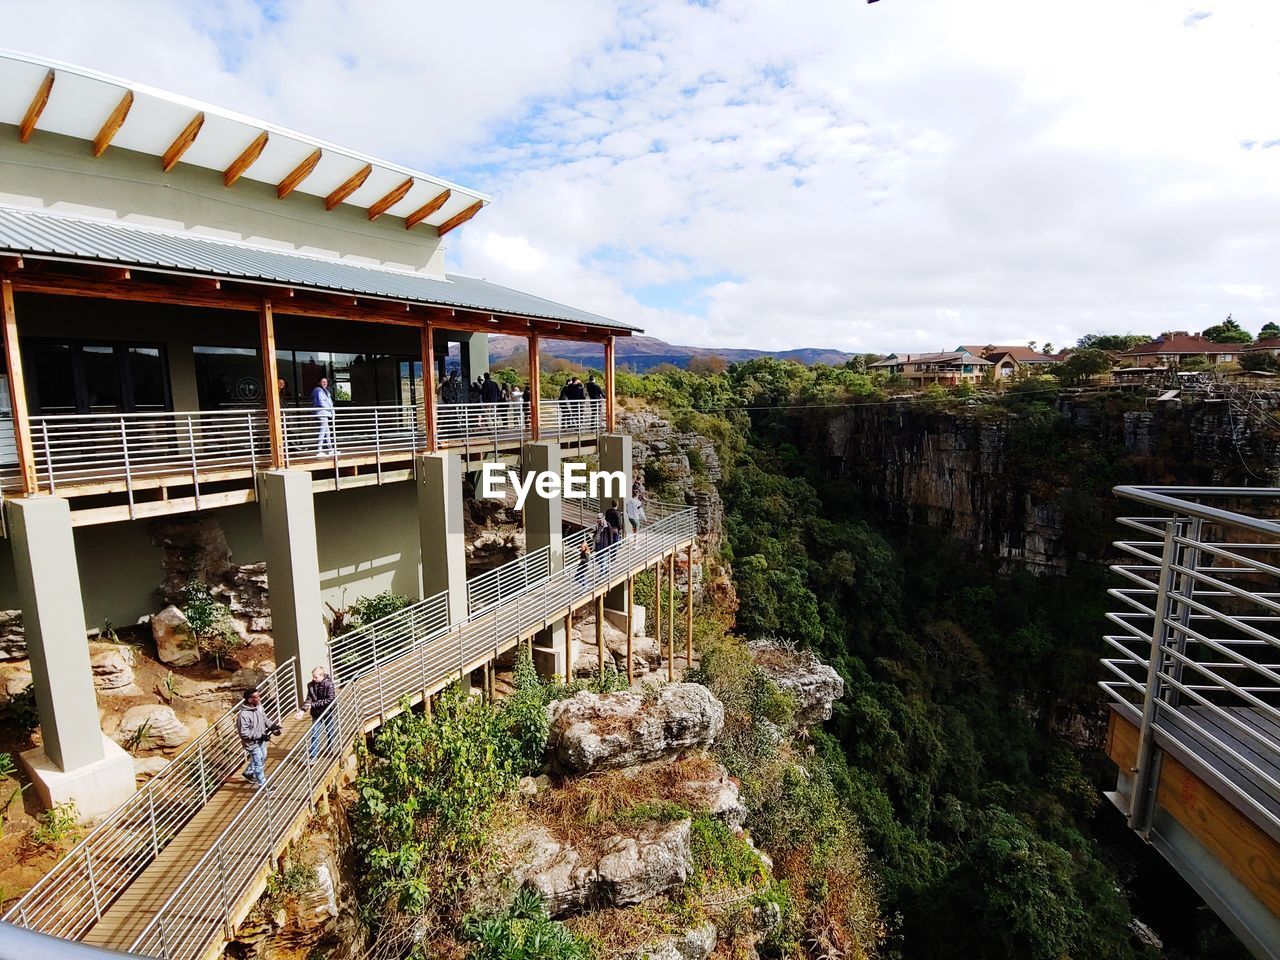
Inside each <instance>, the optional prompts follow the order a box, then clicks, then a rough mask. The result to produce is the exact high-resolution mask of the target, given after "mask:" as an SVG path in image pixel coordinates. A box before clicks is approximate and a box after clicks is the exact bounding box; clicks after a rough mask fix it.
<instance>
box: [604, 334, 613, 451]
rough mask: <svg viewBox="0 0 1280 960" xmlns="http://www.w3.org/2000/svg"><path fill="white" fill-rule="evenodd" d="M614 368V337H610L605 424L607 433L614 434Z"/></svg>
mask: <svg viewBox="0 0 1280 960" xmlns="http://www.w3.org/2000/svg"><path fill="white" fill-rule="evenodd" d="M613 366H614V362H613V337H609V338H608V339H606V340H605V342H604V422H605V432H606V433H613V419H614V418H613V411H614V408H615V404H614V393H613Z"/></svg>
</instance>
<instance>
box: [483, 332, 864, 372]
mask: <svg viewBox="0 0 1280 960" xmlns="http://www.w3.org/2000/svg"><path fill="white" fill-rule="evenodd" d="M614 344H615V356H614V360H615V362H616V363H617V364H618V366H623V365H626V366H628V367H631V368H632V369H633V370H636V371H637V372H639V373H644V372H645V371H646V370H652V369H653V368H654V367H656V366H659V365H661V364H664V363H670V364H674V365H675V366H677V367H687V366H689V361H690V360H692V359H693V358H694V357H722V358H723V359H724V360H726V361H727V362H729V363H736V362H738V361H740V360H751V359H753V358H755V357H777V358H778V359H780V360H794V361H796V362H797V363H803V364H806V365H808V364H813V363H824V364H827V365H828V366H836V365H839V364H842V363H844V362H845V361H847V360H851V359H852V358H853V357H854V356H856V354H852V353H843V352H842V351H840V350H824V349H822V348H821V347H799V348H797V349H795V350H747V349H739V348H732V347H682V346H679V345H677V344H674V343H667V342H666V341H665V340H659V339H657V338H656V337H634V336H633V337H618V339H617V340H615V341H614ZM527 346H528V344H527V342H526V341H525V339H524V338H523V337H508V336H501V335H494V336H491V337H490V338H489V357H490V358H491V359H493V360H505V359H506V358H507V357H510V356H511V355H512V354H515V353H519V352H521V351H523V350H524V349H525V348H526V347H527ZM542 352H543V353H544V354H549V355H551V356H553V357H561V358H563V359H565V360H571V361H573V362H574V363H581V364H583V365H584V366H591V365H596V366H598V365H599V364H600V363H601V361H602V360H603V349H602V348H601V346H600V345H599V344H597V343H582V342H581V341H578V340H544V341H543V342H542Z"/></svg>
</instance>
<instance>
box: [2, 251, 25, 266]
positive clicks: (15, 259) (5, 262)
mask: <svg viewBox="0 0 1280 960" xmlns="http://www.w3.org/2000/svg"><path fill="white" fill-rule="evenodd" d="M25 266H26V262H25V261H24V260H23V259H22V257H20V256H18V255H17V254H16V253H6V254H3V255H0V270H21V269H22V268H23V267H25Z"/></svg>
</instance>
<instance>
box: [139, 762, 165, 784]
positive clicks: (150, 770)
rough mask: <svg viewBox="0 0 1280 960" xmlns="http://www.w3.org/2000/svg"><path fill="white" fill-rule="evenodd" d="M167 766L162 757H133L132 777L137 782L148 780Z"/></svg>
mask: <svg viewBox="0 0 1280 960" xmlns="http://www.w3.org/2000/svg"><path fill="white" fill-rule="evenodd" d="M168 765H169V761H168V760H166V759H165V758H164V757H134V758H133V775H134V777H136V778H137V779H138V780H150V779H151V778H152V777H154V776H155V775H156V774H157V773H159V772H160V771H161V770H163V769H164V768H165V767H167V766H168Z"/></svg>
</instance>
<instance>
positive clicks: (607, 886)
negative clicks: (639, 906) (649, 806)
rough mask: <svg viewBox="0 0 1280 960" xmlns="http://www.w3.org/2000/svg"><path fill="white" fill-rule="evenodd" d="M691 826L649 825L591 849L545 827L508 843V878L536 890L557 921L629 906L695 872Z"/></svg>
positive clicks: (684, 822)
mask: <svg viewBox="0 0 1280 960" xmlns="http://www.w3.org/2000/svg"><path fill="white" fill-rule="evenodd" d="M689 830H690V822H689V821H688V820H680V821H677V822H675V823H669V824H656V823H655V824H645V825H642V826H640V827H638V828H637V829H636V831H635V833H634V834H631V835H626V836H624V835H617V836H612V837H609V838H607V839H606V840H604V842H603V843H602V844H601V845H600V846H599V847H598V848H595V850H594V851H592V850H580V849H578V848H576V847H574V846H573V845H571V844H568V843H565V842H562V841H560V840H557V839H556V838H555V837H553V836H552V835H551V833H550V831H548V830H547V829H546V828H545V827H543V826H540V825H535V826H531V827H529V828H527V829H526V830H525V831H524V832H522V833H520V834H519V835H517V836H516V837H515V838H513V839H512V840H510V841H509V842H508V844H507V849H508V852H509V856H510V857H511V861H510V862H511V863H512V864H513V865H512V866H511V867H510V869H509V876H510V878H511V880H512V881H514V885H515V886H517V887H521V886H523V887H529V888H532V889H533V890H536V891H537V892H538V893H539V894H540V895H541V896H542V898H543V901H544V902H545V904H546V907H547V912H548V913H550V914H551V915H552V916H553V917H558V916H564V915H565V914H569V913H576V912H578V911H581V910H583V909H586V908H587V907H588V906H590V907H592V908H600V907H626V906H631V905H632V904H636V903H643V902H644V901H646V900H651V899H653V898H654V897H656V896H659V895H660V894H664V893H668V892H670V891H671V890H674V889H676V888H677V887H679V886H681V885H682V884H683V883H684V882H685V880H687V879H688V877H689V873H690V871H691V870H692V869H693V851H692V848H691V846H690V841H689Z"/></svg>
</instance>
